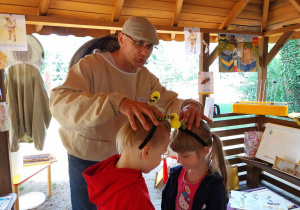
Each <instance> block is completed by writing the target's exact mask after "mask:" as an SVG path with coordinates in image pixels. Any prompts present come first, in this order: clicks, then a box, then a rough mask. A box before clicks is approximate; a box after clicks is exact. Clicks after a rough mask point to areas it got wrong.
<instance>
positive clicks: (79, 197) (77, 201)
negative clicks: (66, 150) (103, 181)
mask: <svg viewBox="0 0 300 210" xmlns="http://www.w3.org/2000/svg"><path fill="white" fill-rule="evenodd" d="M68 160H69V177H70V191H71V203H72V210H94V209H95V210H97V206H96V205H95V204H93V203H91V202H90V200H89V195H88V190H87V184H86V181H85V179H84V177H83V176H82V172H83V171H84V170H85V169H87V168H88V167H90V166H92V165H94V164H95V163H97V162H96V161H88V160H82V159H80V158H77V157H75V156H73V155H70V154H68Z"/></svg>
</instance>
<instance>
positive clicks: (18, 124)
mask: <svg viewBox="0 0 300 210" xmlns="http://www.w3.org/2000/svg"><path fill="white" fill-rule="evenodd" d="M27 42H28V50H27V51H12V52H7V60H8V67H7V73H6V78H5V87H6V95H7V109H8V116H9V121H10V130H9V139H10V150H11V151H12V152H16V151H18V150H19V142H28V143H31V142H33V143H34V146H35V148H36V149H37V150H42V149H43V147H44V142H45V138H46V130H47V128H48V127H49V124H50V120H51V113H50V110H49V97H48V94H47V92H46V89H45V85H44V82H43V79H42V77H41V74H40V71H39V69H40V67H41V65H42V63H43V56H44V50H43V47H42V45H41V44H40V42H39V41H38V40H37V39H36V38H35V37H34V36H32V35H27Z"/></svg>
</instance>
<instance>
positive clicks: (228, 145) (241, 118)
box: [210, 113, 257, 182]
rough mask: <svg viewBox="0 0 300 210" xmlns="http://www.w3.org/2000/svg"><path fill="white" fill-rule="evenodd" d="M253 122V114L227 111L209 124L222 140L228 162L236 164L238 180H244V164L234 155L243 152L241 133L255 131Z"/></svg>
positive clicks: (254, 119) (255, 118)
mask: <svg viewBox="0 0 300 210" xmlns="http://www.w3.org/2000/svg"><path fill="white" fill-rule="evenodd" d="M255 123H257V117H255V116H251V115H240V114H234V113H228V114H221V115H217V116H215V119H214V122H213V123H212V124H210V126H211V128H212V131H213V132H214V133H215V134H216V135H218V136H219V137H220V138H221V140H222V142H223V147H224V151H225V153H226V158H227V159H228V162H229V164H231V165H237V166H238V172H239V181H240V182H241V181H244V180H246V174H245V172H246V171H247V169H246V164H243V163H242V162H241V161H240V160H239V159H237V158H235V157H234V156H235V155H239V154H241V153H244V145H243V144H244V137H243V136H242V135H243V134H244V132H246V131H255V130H256V129H257V128H256V126H255ZM233 126H235V127H233ZM236 126H237V127H236Z"/></svg>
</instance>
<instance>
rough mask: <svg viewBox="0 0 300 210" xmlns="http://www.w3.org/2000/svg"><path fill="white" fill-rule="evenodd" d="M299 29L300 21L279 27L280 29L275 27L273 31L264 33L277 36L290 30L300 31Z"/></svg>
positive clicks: (264, 34)
mask: <svg viewBox="0 0 300 210" xmlns="http://www.w3.org/2000/svg"><path fill="white" fill-rule="evenodd" d="M298 30H300V23H298V24H295V25H291V26H287V27H283V28H279V29H274V30H271V31H266V32H264V33H263V36H276V35H279V34H283V33H285V32H288V31H298Z"/></svg>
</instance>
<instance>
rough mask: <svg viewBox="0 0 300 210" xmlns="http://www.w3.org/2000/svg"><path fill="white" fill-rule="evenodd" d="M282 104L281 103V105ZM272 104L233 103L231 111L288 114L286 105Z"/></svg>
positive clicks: (276, 114)
mask: <svg viewBox="0 0 300 210" xmlns="http://www.w3.org/2000/svg"><path fill="white" fill-rule="evenodd" d="M281 104H282V105H281ZM281 104H280V105H274V104H271V103H257V102H255V103H251V102H249V103H241V102H240V103H235V104H232V112H233V113H241V114H257V115H275V116H287V115H288V106H287V105H283V104H285V103H281Z"/></svg>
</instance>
